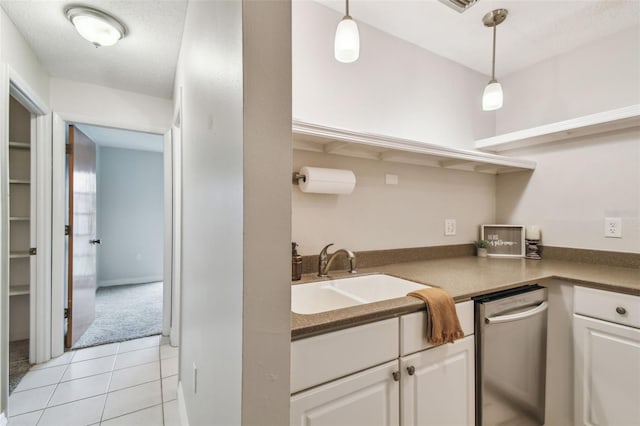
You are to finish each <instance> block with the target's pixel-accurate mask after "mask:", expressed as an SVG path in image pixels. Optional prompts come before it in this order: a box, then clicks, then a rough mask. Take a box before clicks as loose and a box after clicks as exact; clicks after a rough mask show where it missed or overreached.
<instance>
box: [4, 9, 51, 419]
mask: <svg viewBox="0 0 640 426" xmlns="http://www.w3.org/2000/svg"><path fill="white" fill-rule="evenodd" d="M0 61H1V63H0V77H2V79H3V81H2V82H0V84H2V85H3V86H4V85H8V81H7V80H6V79H7V78H9V77H11V78H13V79H14V80H19V81H20V84H21V87H22V88H24V89H27V90H28V92H29V95H30V96H31V97H32V98H34V100H35V101H36V102H37V103H38V104H40V105H41V106H43V107H45V108H46V106H47V102H48V99H49V88H48V85H49V78H48V75H47V73H46V71H45V70H44V68H43V67H42V66H41V64H40V62H39V61H38V59H37V58H36V56H35V55H34V53H33V52H32V51H31V49H30V47H29V45H28V44H27V42H26V41H25V40H24V38H23V37H22V35H21V34H20V32H19V31H18V30H17V29H16V27H15V26H14V25H13V23H12V22H11V20H10V19H9V18H8V16H7V15H6V13H5V12H4V10H2V9H1V8H0ZM5 66H7V67H8V68H5ZM9 68H10V69H9ZM5 71H7V72H8V73H9V74H10V75H8V74H5ZM0 94H1V95H2V96H0V97H1V101H2V104H3V105H2V107H0V111H2V112H3V117H2V118H0V134H3V135H7V134H8V129H7V126H8V123H7V121H6V119H7V115H6V113H7V108H8V103H9V92H8V87H2V89H0ZM6 142H7V141H6V137H2V138H0V152H1V153H0V165H4V164H6V162H7V158H6V156H5V155H6V154H5V153H6V152H7V148H6V145H5V143H6ZM6 179H7V175H6V174H4V173H3V174H1V175H0V188H2V192H3V193H2V197H0V212H2V213H0V222H1V223H2V225H0V241H2V242H0V259H1V260H0V324H1V326H0V383H2V385H1V386H0V421H1V420H2V417H3V415H4V413H6V410H7V399H8V385H7V384H8V374H9V373H8V365H9V363H8V360H7V356H8V353H9V352H8V341H9V328H8V326H9V312H8V307H9V289H8V279H7V264H6V259H7V258H8V256H7V251H8V246H7V244H6V243H5V242H4V241H5V237H4V236H5V235H7V231H8V230H7V226H6V224H7V223H8V218H7V216H6V215H7V208H6V207H7V206H6V204H5V203H6V200H7V197H8V194H6V193H5V192H4V191H5V189H6V188H8V183H7V182H6Z"/></svg>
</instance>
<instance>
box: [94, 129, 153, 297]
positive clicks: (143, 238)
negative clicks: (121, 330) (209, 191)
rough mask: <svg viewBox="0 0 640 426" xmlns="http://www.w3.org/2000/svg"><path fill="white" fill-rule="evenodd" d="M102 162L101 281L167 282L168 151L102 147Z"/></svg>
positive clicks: (99, 229)
mask: <svg viewBox="0 0 640 426" xmlns="http://www.w3.org/2000/svg"><path fill="white" fill-rule="evenodd" d="M157 137H158V139H160V141H162V136H160V135H158V136H157ZM97 166H98V167H97V169H98V176H97V184H98V191H97V192H98V200H97V203H98V204H97V212H98V215H97V221H98V223H97V232H98V233H97V235H98V238H100V239H101V240H102V245H101V246H100V247H99V248H98V259H97V266H98V277H97V279H98V286H105V285H119V284H135V283H146V282H153V281H162V275H163V223H164V222H163V221H164V212H163V208H164V204H163V202H164V201H163V200H164V195H163V191H164V181H163V179H164V171H163V154H162V153H161V152H152V151H138V150H133V149H122V148H111V147H105V146H99V147H98V164H97Z"/></svg>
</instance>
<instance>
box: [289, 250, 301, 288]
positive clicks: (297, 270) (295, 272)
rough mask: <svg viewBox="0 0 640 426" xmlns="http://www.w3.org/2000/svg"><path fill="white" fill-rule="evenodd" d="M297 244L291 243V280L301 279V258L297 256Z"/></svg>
mask: <svg viewBox="0 0 640 426" xmlns="http://www.w3.org/2000/svg"><path fill="white" fill-rule="evenodd" d="M297 248H298V243H295V242H293V243H291V280H292V281H298V280H299V279H300V278H302V256H300V255H299V254H298V250H297Z"/></svg>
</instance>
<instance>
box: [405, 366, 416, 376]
mask: <svg viewBox="0 0 640 426" xmlns="http://www.w3.org/2000/svg"><path fill="white" fill-rule="evenodd" d="M407 373H409V375H410V376H413V375H414V374H416V368H415V367H414V366H413V365H411V366H409V367H407Z"/></svg>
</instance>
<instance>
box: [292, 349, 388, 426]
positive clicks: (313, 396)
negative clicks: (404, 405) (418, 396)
mask: <svg viewBox="0 0 640 426" xmlns="http://www.w3.org/2000/svg"><path fill="white" fill-rule="evenodd" d="M345 355H346V356H348V354H345ZM397 372H398V361H397V360H396V361H391V362H388V363H386V364H384V365H381V366H378V367H373V368H370V369H368V370H365V371H363V372H361V373H356V374H352V375H351V376H348V377H345V378H343V379H339V380H335V381H333V382H330V383H327V384H325V385H322V386H318V387H317V388H313V389H310V390H307V391H305V392H302V393H299V394H297V395H294V396H292V397H291V425H297V426H394V425H395V426H397V425H399V424H400V415H399V412H398V400H399V393H400V385H399V382H398V381H396V380H395V379H394V377H393V375H394V373H396V374H397Z"/></svg>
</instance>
